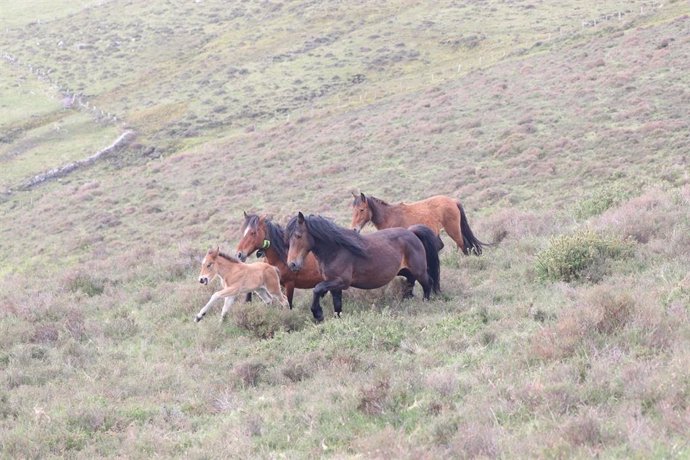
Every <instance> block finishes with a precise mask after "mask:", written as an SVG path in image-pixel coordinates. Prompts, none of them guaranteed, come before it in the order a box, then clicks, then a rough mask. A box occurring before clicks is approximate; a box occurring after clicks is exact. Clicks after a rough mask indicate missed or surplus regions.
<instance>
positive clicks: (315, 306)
mask: <svg viewBox="0 0 690 460" xmlns="http://www.w3.org/2000/svg"><path fill="white" fill-rule="evenodd" d="M348 286H349V285H348V284H346V283H345V282H344V281H343V280H341V279H334V280H326V281H321V282H320V283H319V284H317V285H316V286H314V298H313V300H312V303H311V313H312V314H313V315H314V319H315V320H316V321H318V322H321V321H323V309H322V308H321V297H323V296H324V295H326V293H327V292H328V291H331V292H333V291H342V290H343V289H344V288H347V287H348ZM334 299H335V297H334ZM334 304H335V300H334ZM334 308H335V307H334ZM340 310H341V311H342V303H341V304H340Z"/></svg>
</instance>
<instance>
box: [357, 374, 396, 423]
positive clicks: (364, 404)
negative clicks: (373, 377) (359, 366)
mask: <svg viewBox="0 0 690 460" xmlns="http://www.w3.org/2000/svg"><path fill="white" fill-rule="evenodd" d="M389 395H390V381H389V380H388V378H385V377H384V378H380V379H378V380H377V381H375V382H374V383H373V384H372V385H369V386H367V387H365V388H362V389H361V390H360V396H359V404H358V405H357V409H358V410H360V411H361V412H363V413H365V414H367V415H381V414H383V413H384V412H385V410H386V404H387V401H388V398H389Z"/></svg>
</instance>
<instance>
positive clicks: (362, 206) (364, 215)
mask: <svg viewBox="0 0 690 460" xmlns="http://www.w3.org/2000/svg"><path fill="white" fill-rule="evenodd" d="M352 196H353V197H354V198H355V199H354V201H353V202H352V224H350V227H352V229H353V230H354V231H356V232H358V233H359V232H361V231H362V228H363V227H364V226H365V225H366V224H367V222H369V221H371V218H372V213H371V208H370V207H369V202H368V200H367V197H366V196H364V193H360V194H359V195H357V194H356V193H354V192H353V193H352Z"/></svg>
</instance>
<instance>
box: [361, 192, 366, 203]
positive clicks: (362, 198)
mask: <svg viewBox="0 0 690 460" xmlns="http://www.w3.org/2000/svg"><path fill="white" fill-rule="evenodd" d="M359 198H360V199H361V200H362V203H366V202H367V197H365V196H364V193H360V194H359Z"/></svg>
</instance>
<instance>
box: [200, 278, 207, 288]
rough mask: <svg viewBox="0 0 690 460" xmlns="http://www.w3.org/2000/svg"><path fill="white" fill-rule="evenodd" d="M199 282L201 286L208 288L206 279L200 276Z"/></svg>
mask: <svg viewBox="0 0 690 460" xmlns="http://www.w3.org/2000/svg"><path fill="white" fill-rule="evenodd" d="M199 282H200V283H201V284H203V285H204V286H208V277H206V276H202V277H200V278H199Z"/></svg>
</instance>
